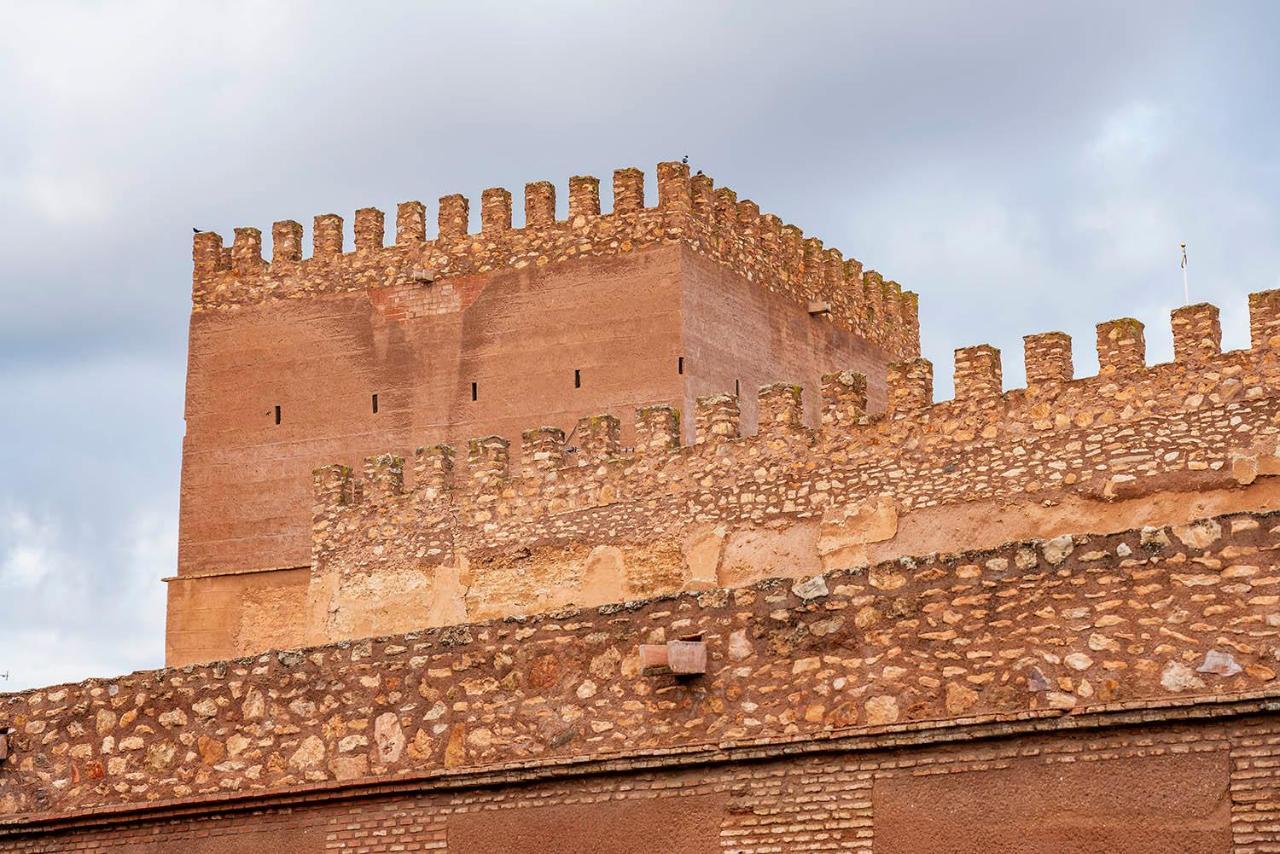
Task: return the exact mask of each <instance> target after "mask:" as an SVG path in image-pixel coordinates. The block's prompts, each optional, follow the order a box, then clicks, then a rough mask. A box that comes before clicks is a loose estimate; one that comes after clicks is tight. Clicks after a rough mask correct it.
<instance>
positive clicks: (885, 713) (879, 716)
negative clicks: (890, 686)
mask: <svg viewBox="0 0 1280 854" xmlns="http://www.w3.org/2000/svg"><path fill="white" fill-rule="evenodd" d="M866 710H867V726H885V725H886V724H891V723H895V722H896V721H897V720H898V700H897V698H896V697H889V696H886V695H881V696H878V697H872V698H870V699H869V700H867V702H866Z"/></svg>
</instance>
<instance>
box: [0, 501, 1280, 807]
mask: <svg viewBox="0 0 1280 854" xmlns="http://www.w3.org/2000/svg"><path fill="white" fill-rule="evenodd" d="M1278 548H1280V514H1275V513H1271V514H1258V513H1242V514H1233V515H1230V516H1226V517H1218V518H1213V519H1204V520H1201V521H1198V522H1195V523H1193V524H1191V525H1186V526H1176V527H1172V528H1146V529H1141V530H1136V531H1128V532H1124V533H1120V534H1110V535H1105V536H1097V535H1077V536H1063V537H1057V538H1054V539H1051V540H1047V541H1041V542H1030V543H1013V544H1009V545H1006V546H1003V547H1001V548H999V549H995V550H991V551H985V552H970V553H965V554H960V555H944V556H926V557H920V558H913V559H905V558H904V559H902V560H899V561H894V562H888V563H882V564H878V565H876V566H873V567H870V568H869V569H866V570H862V569H854V570H846V571H842V572H833V573H828V574H826V575H818V576H813V577H811V578H807V579H801V580H792V579H787V580H781V579H774V580H769V581H763V582H760V583H758V584H756V585H754V586H752V587H743V588H738V589H736V590H724V589H713V590H708V591H705V592H703V593H698V594H694V593H687V594H682V595H680V596H673V597H666V598H658V599H653V600H648V601H640V602H630V603H620V604H614V605H608V606H602V607H600V608H596V609H590V610H586V609H582V610H580V609H565V610H563V611H559V612H554V613H551V614H546V615H542V616H539V617H530V618H510V619H507V620H503V621H500V622H493V623H483V624H475V625H463V626H451V627H447V628H440V629H432V630H428V631H424V632H420V633H411V634H407V635H400V636H395V637H389V638H376V639H370V640H365V641H360V642H354V643H342V644H335V645H332V646H327V647H317V648H313V649H307V650H301V651H290V650H282V651H277V652H274V653H270V654H267V655H264V656H260V657H257V658H254V659H239V660H236V661H231V662H223V663H218V664H213V665H208V666H199V667H196V666H193V667H187V668H181V669H171V670H159V671H153V672H144V673H137V674H133V675H130V676H125V677H121V678H119V679H114V680H109V681H104V680H91V681H89V682H84V683H80V684H77V685H64V686H55V687H52V688H48V689H43V690H38V691H29V692H25V693H21V694H11V695H0V727H8V728H12V729H13V730H14V734H13V736H12V738H11V746H12V748H13V751H12V755H11V756H10V757H9V758H8V759H7V760H6V761H5V763H4V764H0V825H3V824H4V823H6V822H8V823H19V822H23V821H32V820H39V819H40V817H42V816H45V815H67V814H72V813H75V812H77V811H83V810H86V809H105V808H118V807H122V806H124V805H127V804H135V805H136V804H147V803H157V802H166V801H195V802H200V801H201V800H203V799H206V798H208V797H211V796H218V795H222V794H229V793H234V794H237V795H238V796H241V797H244V796H249V795H251V794H261V795H269V794H271V793H273V792H280V791H290V790H293V789H295V788H296V787H298V786H306V785H312V786H315V785H334V784H341V785H350V784H354V783H355V782H359V781H369V780H373V781H380V780H387V779H395V778H398V777H402V776H405V775H411V774H416V775H446V776H447V775H452V774H458V773H473V772H475V771H477V770H490V771H492V770H494V769H501V768H507V767H528V766H529V765H532V764H539V765H555V764H560V763H565V762H581V761H586V760H590V761H599V760H604V759H610V758H620V757H621V758H626V757H633V756H636V755H637V754H638V753H656V752H661V751H674V750H685V751H701V750H706V749H707V748H708V747H709V746H710V747H720V748H723V747H726V746H742V745H751V744H760V743H779V742H783V741H792V740H805V739H810V740H812V739H830V738H833V737H844V736H846V735H849V734H854V733H856V734H860V735H863V736H867V737H871V736H875V735H878V734H882V733H885V732H891V731H894V730H895V729H897V728H901V727H904V726H905V727H936V726H939V725H954V724H957V723H960V724H963V723H966V722H973V721H979V720H986V721H993V720H994V721H1003V720H1008V719H1012V718H1018V717H1020V716H1027V715H1031V716H1037V715H1039V716H1046V715H1047V716H1057V715H1062V714H1068V713H1069V714H1071V715H1078V714H1081V713H1091V712H1094V711H1096V710H1098V709H1099V708H1105V707H1109V706H1112V705H1114V704H1117V703H1125V704H1128V705H1129V706H1131V707H1136V708H1148V707H1153V706H1159V705H1161V704H1167V703H1171V702H1178V703H1184V702H1186V701H1187V700H1188V699H1189V698H1200V699H1214V700H1220V699H1222V698H1226V697H1233V696H1251V695H1258V694H1271V693H1280V686H1278V685H1277V683H1276V678H1277V670H1278V669H1280V569H1278V568H1277V560H1276V555H1277V549H1278ZM691 636H699V637H701V639H702V641H703V642H704V643H705V645H706V651H707V670H706V673H705V674H703V675H701V676H697V677H695V678H691V679H682V678H679V677H676V676H672V675H670V674H653V673H647V672H644V667H643V665H642V662H641V658H640V655H639V647H640V645H641V644H662V643H666V642H668V641H672V640H680V639H687V638H690V637H691Z"/></svg>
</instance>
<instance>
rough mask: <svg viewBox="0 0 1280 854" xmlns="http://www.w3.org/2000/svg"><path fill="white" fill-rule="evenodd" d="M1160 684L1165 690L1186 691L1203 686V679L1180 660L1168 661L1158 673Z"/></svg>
mask: <svg viewBox="0 0 1280 854" xmlns="http://www.w3.org/2000/svg"><path fill="white" fill-rule="evenodd" d="M1160 684H1161V685H1163V686H1164V688H1165V690H1166V691H1188V690H1192V689H1197V688H1203V687H1204V680H1202V679H1201V678H1200V677H1199V676H1196V675H1195V673H1193V672H1192V671H1191V668H1190V667H1187V665H1185V664H1183V663H1182V662H1180V661H1170V662H1169V663H1168V664H1167V665H1165V668H1164V672H1163V673H1161V674H1160Z"/></svg>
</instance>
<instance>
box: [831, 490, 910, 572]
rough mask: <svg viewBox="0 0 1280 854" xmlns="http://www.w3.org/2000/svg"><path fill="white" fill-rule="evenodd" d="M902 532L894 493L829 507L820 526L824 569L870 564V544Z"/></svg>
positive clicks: (890, 538) (891, 537) (889, 538)
mask: <svg viewBox="0 0 1280 854" xmlns="http://www.w3.org/2000/svg"><path fill="white" fill-rule="evenodd" d="M897 534H898V508H897V507H896V506H895V504H894V501H893V497H892V496H890V495H877V496H873V497H871V498H868V499H866V500H865V501H860V502H858V503H855V504H845V505H841V506H838V507H829V508H827V510H826V512H824V513H823V514H822V524H821V526H820V527H819V529H818V556H819V557H820V558H821V559H822V567H823V569H824V570H831V569H847V568H850V567H856V566H866V565H867V545H868V544H870V543H880V542H884V541H886V540H892V539H893V538H894V537H895V536H897Z"/></svg>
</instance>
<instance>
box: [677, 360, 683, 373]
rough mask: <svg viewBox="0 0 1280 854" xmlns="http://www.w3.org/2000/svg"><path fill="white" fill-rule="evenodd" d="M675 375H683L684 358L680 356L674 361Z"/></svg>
mask: <svg viewBox="0 0 1280 854" xmlns="http://www.w3.org/2000/svg"><path fill="white" fill-rule="evenodd" d="M676 373H677V374H683V373H684V356H681V357H680V358H678V359H676Z"/></svg>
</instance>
